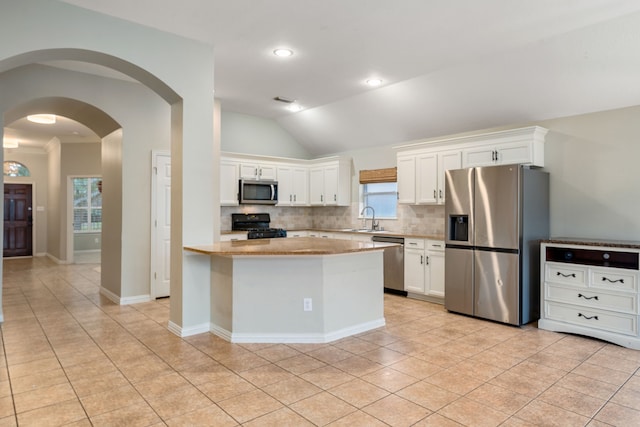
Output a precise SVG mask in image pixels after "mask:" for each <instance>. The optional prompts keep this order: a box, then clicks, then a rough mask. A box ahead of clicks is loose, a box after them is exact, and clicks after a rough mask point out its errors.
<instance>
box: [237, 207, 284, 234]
mask: <svg viewBox="0 0 640 427" xmlns="http://www.w3.org/2000/svg"><path fill="white" fill-rule="evenodd" d="M270 222H271V216H270V215H269V214H268V213H254V214H239V213H235V214H231V230H233V231H246V232H247V239H272V238H276V237H287V231H286V230H284V229H282V228H271V227H269V223H270Z"/></svg>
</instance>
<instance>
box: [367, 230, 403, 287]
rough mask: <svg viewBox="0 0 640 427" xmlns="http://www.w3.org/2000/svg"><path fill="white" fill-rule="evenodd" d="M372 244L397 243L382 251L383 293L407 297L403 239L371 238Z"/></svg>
mask: <svg viewBox="0 0 640 427" xmlns="http://www.w3.org/2000/svg"><path fill="white" fill-rule="evenodd" d="M371 241H373V242H384V243H398V244H399V246H393V247H389V248H386V249H385V250H384V291H385V292H388V293H391V294H396V295H403V296H405V297H406V296H407V292H406V291H405V290H404V238H403V237H394V236H373V237H372V238H371Z"/></svg>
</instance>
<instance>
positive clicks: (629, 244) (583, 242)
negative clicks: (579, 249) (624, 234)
mask: <svg viewBox="0 0 640 427" xmlns="http://www.w3.org/2000/svg"><path fill="white" fill-rule="evenodd" d="M541 243H551V244H558V245H580V246H602V247H608V248H627V249H640V242H634V241H628V240H599V239H579V238H574V237H556V238H552V239H544V240H541Z"/></svg>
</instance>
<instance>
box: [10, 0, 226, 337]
mask: <svg viewBox="0 0 640 427" xmlns="http://www.w3.org/2000/svg"><path fill="white" fill-rule="evenodd" d="M0 39H2V40H11V43H2V44H0V79H2V80H3V79H4V78H5V75H6V72H7V71H8V70H15V68H16V67H19V66H21V65H26V64H31V63H38V62H43V61H47V60H78V61H85V62H91V63H96V64H100V65H103V66H107V67H111V68H114V69H116V70H118V71H121V72H123V73H125V74H128V75H129V76H131V77H133V78H135V79H137V80H139V81H141V82H143V83H144V84H145V85H147V86H148V87H150V88H151V89H152V90H153V92H155V93H156V94H158V95H159V97H160V98H159V99H163V100H164V102H165V104H166V105H164V106H163V108H164V109H165V110H166V111H167V112H168V111H170V112H171V120H169V118H168V117H169V115H168V114H167V119H166V121H164V122H163V125H165V127H164V131H166V132H168V131H169V129H171V131H170V132H171V133H170V137H168V136H164V133H162V132H161V133H162V134H163V138H165V140H166V141H169V140H171V148H172V158H173V159H174V163H173V168H172V169H173V176H172V181H173V182H172V200H173V201H174V202H175V203H173V204H172V212H171V219H172V225H173V227H172V230H175V235H173V234H172V280H171V286H172V298H171V314H170V317H171V321H172V322H173V323H174V324H176V325H178V326H179V327H183V326H187V327H188V326H189V325H190V324H200V323H201V322H205V321H208V318H209V313H208V311H206V307H203V306H202V304H199V302H200V301H202V300H203V295H202V292H203V287H204V286H208V283H209V281H210V273H209V269H208V268H202V266H200V265H199V263H190V261H189V260H188V259H186V258H185V257H184V256H183V254H182V246H183V245H186V244H209V243H212V242H213V236H214V232H213V227H214V224H216V223H217V222H218V221H219V214H220V213H219V209H218V206H217V205H218V201H217V200H214V199H213V198H211V199H207V198H203V197H202V194H203V193H205V194H208V193H211V194H213V193H214V192H215V190H214V182H217V180H214V177H215V176H217V174H218V171H219V170H218V162H217V159H219V147H215V146H214V142H213V103H214V101H213V90H214V85H213V75H214V70H213V47H212V46H209V45H205V44H203V43H199V42H196V41H193V40H188V39H185V38H181V37H178V36H175V35H172V34H168V33H163V32H160V31H157V30H154V29H152V28H149V27H143V26H140V25H136V24H133V23H130V22H127V21H123V20H119V19H116V18H113V17H109V16H106V15H101V14H98V13H95V12H91V11H88V10H85V9H81V8H78V7H74V6H71V5H69V4H66V3H62V2H54V1H49V0H20V1H18V0H11V1H7V2H3V3H2V14H0ZM80 78H81V79H82V77H80ZM30 84H31V82H24V83H23V85H22V87H20V88H19V89H20V90H25V91H30V90H31V88H30ZM69 89H71V88H69ZM0 92H1V93H2V97H1V98H0V113H4V112H5V111H7V110H8V109H10V108H14V107H15V106H16V105H17V104H19V103H20V102H24V101H27V100H29V99H25V98H28V97H26V96H25V95H24V94H22V93H14V96H10V97H5V92H4V89H3V90H2V91H0ZM14 92H15V90H14ZM56 94H58V95H59V96H69V93H68V91H64V92H60V88H59V87H58V86H57V85H55V84H50V85H48V86H46V87H43V88H42V91H41V92H40V93H38V94H33V93H32V96H55V95H56ZM78 96H79V99H83V100H85V102H87V103H89V104H92V105H96V106H98V107H99V108H100V109H102V110H103V111H105V112H107V113H108V114H110V115H112V117H113V118H114V119H115V120H116V121H118V122H119V123H121V124H123V129H124V133H123V147H124V149H125V150H126V149H127V147H131V150H132V151H131V152H126V151H125V152H124V153H123V179H124V182H123V203H124V209H123V212H129V211H131V212H133V211H134V208H135V207H136V206H138V204H139V203H140V202H141V201H142V202H143V203H147V204H148V195H149V191H150V185H147V184H148V182H149V176H150V174H146V175H145V173H144V171H141V170H138V169H137V168H139V167H143V166H144V164H149V163H150V160H149V155H147V157H146V159H145V161H144V163H142V162H140V161H138V160H136V159H134V158H132V156H133V155H136V154H139V153H140V152H141V151H142V150H141V149H140V147H139V146H138V144H141V143H142V144H146V143H147V142H148V141H153V142H154V143H157V142H158V138H156V136H157V135H154V134H153V132H154V126H155V124H157V122H156V121H155V120H150V121H149V120H141V119H140V116H139V115H138V116H137V117H136V116H135V115H137V114H151V115H153V114H154V113H155V112H156V111H153V110H154V109H155V107H153V106H152V107H151V110H149V111H148V112H145V109H144V108H142V109H141V108H140V107H139V106H138V107H136V106H135V104H136V102H134V103H133V104H132V105H127V102H126V101H125V100H123V98H122V96H125V99H126V96H127V93H126V91H120V92H117V93H114V92H113V91H110V90H108V89H107V88H106V87H104V86H98V87H95V88H93V90H91V91H90V92H87V91H84V92H82V91H81V92H80V94H79V95H78ZM143 96H147V95H143ZM72 97H73V96H72ZM88 98H91V99H88ZM134 101H135V100H134ZM130 113H133V114H134V116H133V117H130ZM163 138H160V139H163ZM183 162H184V163H185V165H183V164H182V163H183ZM132 169H133V170H135V172H133V171H132ZM132 176H133V177H134V178H132ZM142 195H144V196H142ZM142 197H146V198H147V200H145V199H144V198H142ZM143 216H144V215H130V214H129V215H127V216H125V217H124V218H123V226H122V236H121V238H122V247H123V257H122V259H123V260H124V259H127V260H131V259H137V260H143V259H148V255H149V250H148V243H145V241H146V242H148V241H149V239H145V238H143V236H142V234H144V233H146V234H148V229H149V227H144V226H140V223H138V218H143ZM147 221H148V220H147ZM145 230H146V231H145ZM145 244H146V245H147V247H146V248H145ZM145 249H146V250H145ZM141 254H142V255H141ZM103 261H104V260H103ZM144 263H145V262H144V261H143V262H141V263H140V265H138V264H136V265H127V269H123V271H122V274H128V275H129V276H128V277H127V278H123V285H122V286H123V289H122V292H123V294H125V295H124V296H130V295H141V294H142V293H143V292H144V293H147V294H148V287H149V286H148V281H147V280H145V279H148V277H149V273H148V269H146V270H147V271H146V272H144V273H143V272H142V271H143V270H145V268H144ZM131 264H133V262H131ZM183 264H184V265H183ZM174 287H175V290H176V292H175V293H174V292H173V290H174ZM174 296H175V298H174ZM204 299H208V294H206V295H205V298H204ZM192 303H193V304H192ZM184 307H189V309H188V310H186V309H184Z"/></svg>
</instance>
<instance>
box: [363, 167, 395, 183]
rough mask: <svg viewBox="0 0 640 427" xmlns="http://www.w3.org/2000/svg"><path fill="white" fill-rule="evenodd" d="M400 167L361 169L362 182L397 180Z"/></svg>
mask: <svg viewBox="0 0 640 427" xmlns="http://www.w3.org/2000/svg"><path fill="white" fill-rule="evenodd" d="M397 181H398V168H386V169H369V170H361V171H360V184H373V183H376V182H397Z"/></svg>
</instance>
